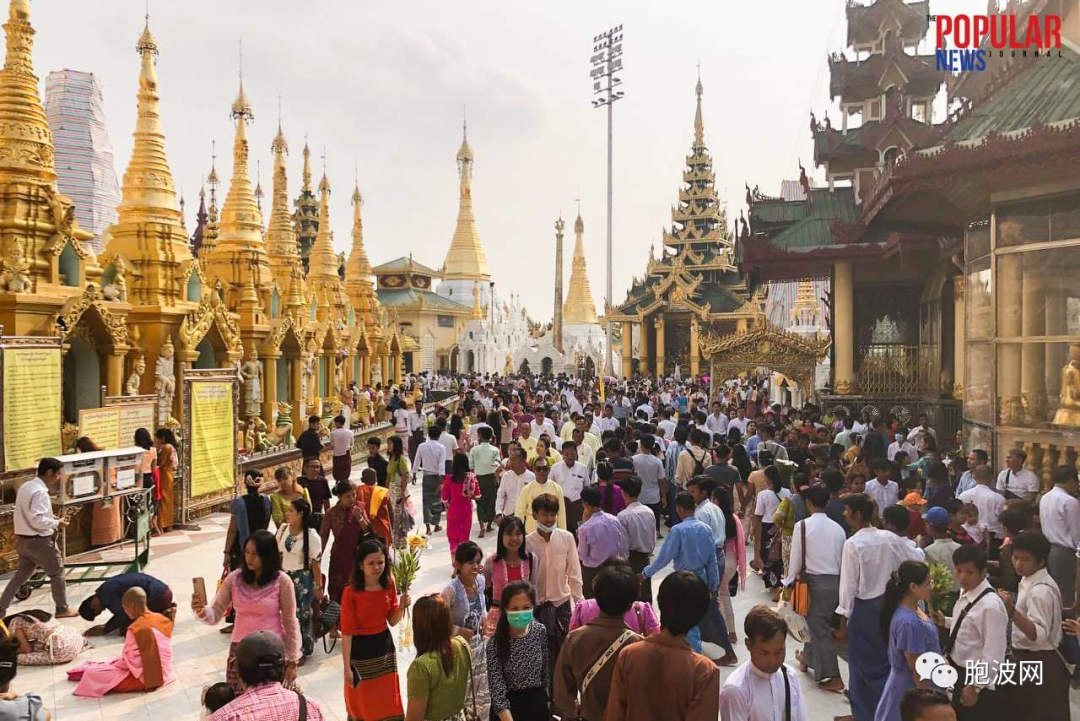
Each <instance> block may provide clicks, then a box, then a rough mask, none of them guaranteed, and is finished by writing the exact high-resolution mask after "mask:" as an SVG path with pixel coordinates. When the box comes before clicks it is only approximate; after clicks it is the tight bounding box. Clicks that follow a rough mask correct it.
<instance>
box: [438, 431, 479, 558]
mask: <svg viewBox="0 0 1080 721" xmlns="http://www.w3.org/2000/svg"><path fill="white" fill-rule="evenodd" d="M479 491H480V484H479V482H478V481H477V480H476V475H475V474H474V473H473V472H472V471H470V470H469V457H468V456H467V455H465V454H464V453H461V452H460V451H459V452H457V453H455V454H454V460H453V462H452V463H451V464H450V475H448V476H447V477H446V480H444V481H443V487H442V499H443V503H449V506H448V507H447V509H446V539H447V540H448V541H450V556H451V558H453V555H454V551H456V550H457V547H458V546H460V545H461V544H462V543H464V542H465V541H467V540H469V531H470V529H471V528H472V519H473V498H475V497H476V495H477V494H478V493H479Z"/></svg>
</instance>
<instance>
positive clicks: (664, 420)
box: [656, 407, 675, 441]
mask: <svg viewBox="0 0 1080 721" xmlns="http://www.w3.org/2000/svg"><path fill="white" fill-rule="evenodd" d="M656 431H657V432H658V433H659V434H660V435H662V436H663V437H664V440H665V441H670V440H671V439H672V438H674V433H675V421H673V420H671V409H670V408H666V407H665V408H663V409H661V411H660V422H659V423H657V424H656Z"/></svg>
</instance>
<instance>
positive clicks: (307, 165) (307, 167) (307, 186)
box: [303, 133, 311, 191]
mask: <svg viewBox="0 0 1080 721" xmlns="http://www.w3.org/2000/svg"><path fill="white" fill-rule="evenodd" d="M303 181H304V186H303V190H306V191H310V190H311V150H310V149H309V148H308V136H307V133H304V173H303Z"/></svg>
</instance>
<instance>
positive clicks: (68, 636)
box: [0, 608, 90, 719]
mask: <svg viewBox="0 0 1080 721" xmlns="http://www.w3.org/2000/svg"><path fill="white" fill-rule="evenodd" d="M4 625H5V626H7V628H8V631H9V632H10V633H11V636H12V638H14V639H15V640H16V641H18V642H19V665H20V666H60V665H63V664H65V663H69V662H71V661H74V660H75V657H76V656H78V655H79V654H80V653H82V652H83V650H85V649H87V648H89V647H90V642H89V641H87V640H86V639H85V638H84V637H83V635H82V633H81V632H80V631H79V630H78V629H77V628H74V627H72V626H65V625H63V624H62V623H60V621H59V620H58V619H57V618H55V617H54V616H53V615H52V614H51V613H49V612H48V611H42V610H41V609H40V608H28V609H26V610H25V611H20V612H19V613H13V614H11V615H10V616H8V617H7V618H5V619H4ZM2 718H3V716H0V719H2Z"/></svg>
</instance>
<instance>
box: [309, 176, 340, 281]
mask: <svg viewBox="0 0 1080 721" xmlns="http://www.w3.org/2000/svg"><path fill="white" fill-rule="evenodd" d="M308 267H309V271H308V277H309V278H311V279H322V280H325V279H327V278H331V277H333V278H335V279H340V278H339V276H338V272H337V268H338V266H337V256H336V255H335V254H334V243H333V236H332V235H331V232H330V181H329V180H328V179H327V178H326V169H325V168H324V169H323V176H322V180H320V181H319V232H318V233H317V234H316V235H315V244H314V245H313V246H311V255H310V257H309V264H308Z"/></svg>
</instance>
